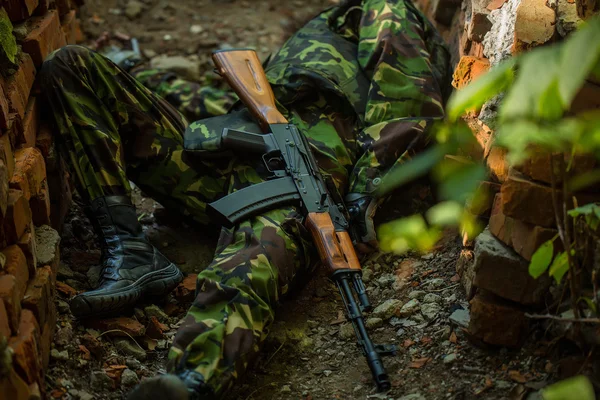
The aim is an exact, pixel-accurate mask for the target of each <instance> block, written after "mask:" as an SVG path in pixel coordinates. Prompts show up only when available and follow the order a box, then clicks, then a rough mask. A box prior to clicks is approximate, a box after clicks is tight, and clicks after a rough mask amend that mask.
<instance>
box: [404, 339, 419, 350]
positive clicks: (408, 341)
mask: <svg viewBox="0 0 600 400" xmlns="http://www.w3.org/2000/svg"><path fill="white" fill-rule="evenodd" d="M415 343H416V342H415V341H414V340H411V339H406V340H405V341H404V343H402V347H404V348H406V349H408V348H409V347H410V346H412V345H413V344H415Z"/></svg>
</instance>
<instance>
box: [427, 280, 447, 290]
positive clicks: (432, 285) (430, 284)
mask: <svg viewBox="0 0 600 400" xmlns="http://www.w3.org/2000/svg"><path fill="white" fill-rule="evenodd" d="M445 283H446V281H445V280H444V279H442V278H435V279H431V280H430V281H427V282H426V284H427V286H428V287H429V288H430V289H438V288H440V287H442V286H444V284H445Z"/></svg>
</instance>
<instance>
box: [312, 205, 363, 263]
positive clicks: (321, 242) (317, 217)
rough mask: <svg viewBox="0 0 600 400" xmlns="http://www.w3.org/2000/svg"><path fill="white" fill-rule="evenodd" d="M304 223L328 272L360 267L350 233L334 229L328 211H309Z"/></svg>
mask: <svg viewBox="0 0 600 400" xmlns="http://www.w3.org/2000/svg"><path fill="white" fill-rule="evenodd" d="M305 224H306V227H307V228H308V230H309V231H310V233H311V235H312V237H313V240H314V242H315V244H316V245H317V250H318V251H319V256H320V258H321V261H322V262H323V263H324V264H325V267H327V269H328V273H329V274H332V273H334V272H335V271H337V270H340V269H361V268H360V263H359V262H358V257H357V256H356V251H355V250H354V246H353V245H352V240H351V239H350V235H348V232H336V231H335V227H334V226H333V221H332V220H331V216H330V215H329V213H309V214H308V216H307V217H306V222H305Z"/></svg>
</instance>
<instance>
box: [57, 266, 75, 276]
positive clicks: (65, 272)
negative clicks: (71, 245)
mask: <svg viewBox="0 0 600 400" xmlns="http://www.w3.org/2000/svg"><path fill="white" fill-rule="evenodd" d="M74 277H75V272H73V270H72V269H71V268H69V266H68V265H66V264H65V263H63V262H61V263H60V264H58V279H60V280H65V279H72V278H74Z"/></svg>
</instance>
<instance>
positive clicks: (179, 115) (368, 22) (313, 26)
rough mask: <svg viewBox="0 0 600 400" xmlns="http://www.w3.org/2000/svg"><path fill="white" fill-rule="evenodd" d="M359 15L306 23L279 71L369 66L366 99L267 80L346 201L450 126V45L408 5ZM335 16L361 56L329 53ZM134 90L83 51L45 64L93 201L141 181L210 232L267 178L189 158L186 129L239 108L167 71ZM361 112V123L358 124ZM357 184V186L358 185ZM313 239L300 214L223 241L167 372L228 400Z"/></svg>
mask: <svg viewBox="0 0 600 400" xmlns="http://www.w3.org/2000/svg"><path fill="white" fill-rule="evenodd" d="M357 4H360V1H359V0H352V1H350V2H348V6H347V9H341V10H335V9H334V10H333V11H330V12H328V13H325V14H322V15H321V16H319V17H318V18H316V19H315V20H314V21H312V22H311V23H309V24H307V26H306V27H305V28H303V30H301V32H299V33H298V34H296V35H295V36H293V37H292V38H291V39H290V40H289V41H288V43H287V44H286V45H284V47H283V49H282V50H281V51H280V52H279V53H278V54H277V55H276V57H275V59H276V60H280V61H282V60H283V61H285V62H286V63H287V62H288V61H289V62H290V63H293V64H294V65H293V67H294V68H289V70H291V71H292V72H294V71H302V68H304V67H307V68H311V67H314V66H315V65H317V64H318V65H319V66H320V67H322V68H323V69H327V68H328V67H331V68H337V71H338V73H339V74H342V75H343V74H345V73H348V74H352V73H354V71H356V70H357V68H355V67H352V65H358V62H357V59H356V58H357V57H358V58H359V59H360V60H359V61H360V63H361V65H363V64H364V65H363V70H362V72H360V79H361V80H362V81H361V82H363V81H364V82H366V85H367V87H366V88H364V89H365V90H363V89H361V88H360V85H361V83H360V82H357V81H354V80H353V79H352V77H350V76H348V77H343V78H344V79H342V80H340V81H339V82H337V83H339V85H340V86H336V87H335V88H333V90H332V91H330V92H328V93H326V94H323V93H318V91H316V90H315V91H313V90H312V89H311V90H310V91H309V92H308V93H306V90H307V89H309V87H308V86H302V85H301V84H300V83H298V81H296V80H294V79H292V82H288V81H286V79H287V75H286V74H287V73H288V69H286V68H285V64H279V65H277V64H275V66H274V67H273V68H272V69H271V75H269V79H270V80H271V82H272V83H273V84H274V88H275V91H276V96H277V97H278V100H281V99H283V98H287V99H289V103H287V104H289V105H287V104H286V106H287V107H292V108H294V109H291V110H286V114H287V116H288V117H289V118H290V119H291V120H292V121H293V122H294V123H295V124H296V125H297V126H299V128H300V129H301V130H303V131H304V133H305V134H306V136H307V137H308V139H309V141H310V142H311V145H312V149H313V152H315V156H316V157H317V160H318V162H319V165H320V167H321V168H323V169H325V170H326V171H325V172H327V173H329V174H330V175H331V176H332V177H333V179H334V181H335V183H336V184H337V186H338V188H340V189H341V191H342V192H343V191H344V190H346V189H345V188H347V187H348V186H350V187H351V188H352V189H353V190H355V189H356V188H359V187H365V185H366V182H368V181H369V180H371V178H372V176H374V175H372V172H373V171H374V170H375V169H376V168H379V167H381V166H386V165H392V164H394V163H396V162H398V160H402V159H403V157H405V155H408V154H409V153H410V152H409V151H408V149H409V147H410V146H413V147H414V144H415V143H420V142H421V141H422V140H421V138H422V136H423V135H422V132H423V131H424V129H425V128H426V126H428V125H429V122H430V121H431V120H432V119H431V118H429V117H440V116H441V115H443V109H442V103H443V99H442V98H443V96H442V95H441V94H440V87H442V86H443V83H444V81H445V79H446V78H447V76H445V75H444V74H445V73H444V68H445V63H446V62H447V59H446V57H445V53H444V50H443V45H442V44H441V40H440V39H439V37H438V36H437V35H436V34H435V33H434V32H433V30H432V28H431V27H430V26H428V25H427V24H425V25H423V20H424V19H423V17H422V16H419V15H418V13H417V12H416V10H414V7H413V6H412V5H410V4H409V2H408V1H407V2H404V1H402V0H365V1H364V4H363V7H364V10H363V9H361V8H360V7H356V6H355V5H357ZM353 5H354V6H353ZM334 17H335V18H338V19H339V20H343V21H345V22H344V23H340V24H338V25H339V26H338V27H337V28H336V29H337V30H336V34H337V35H339V37H340V38H343V39H340V40H347V41H348V43H354V44H353V46H355V43H358V48H359V51H358V54H351V52H346V53H344V54H339V53H336V52H337V51H338V49H336V48H335V46H331V45H329V44H327V42H324V43H323V44H321V43H320V42H319V40H318V36H319V35H325V34H327V32H329V34H331V30H330V27H329V25H328V24H329V23H330V22H331V21H335V18H334ZM359 21H360V22H359ZM383 49H385V51H383ZM336 60H337V61H336ZM377 60H379V61H377ZM283 61H282V62H283ZM332 63H333V64H332ZM278 66H282V68H278ZM376 68H377V69H378V70H377V69H376ZM325 75H327V74H325ZM298 76H300V77H302V76H301V75H298ZM306 76H307V77H308V78H309V79H312V78H310V76H308V75H306ZM311 76H313V75H311ZM314 76H316V77H317V79H320V75H314ZM136 78H137V79H136ZM136 78H134V77H132V76H131V75H129V74H127V73H125V72H123V71H122V70H120V69H119V68H118V67H117V66H116V65H114V64H113V63H112V62H110V61H109V60H107V59H106V58H104V57H103V56H101V55H99V54H97V53H94V52H92V51H90V50H88V49H85V48H83V47H79V46H69V47H66V48H64V49H61V50H59V51H58V52H56V53H54V54H53V55H52V56H51V57H50V58H49V59H48V60H47V61H46V62H45V64H44V67H43V69H42V72H41V79H42V85H43V90H44V92H45V95H46V97H47V99H48V100H49V107H50V109H51V111H52V115H53V117H54V120H55V122H56V126H57V130H58V132H60V134H61V139H62V140H61V142H62V147H63V148H64V150H65V154H67V157H68V161H69V164H70V167H71V169H72V175H73V177H74V180H75V182H76V185H77V187H78V190H79V192H80V193H81V195H82V196H83V197H86V198H88V199H89V200H91V199H93V198H96V197H99V196H104V195H111V194H117V195H128V194H129V193H130V185H129V180H131V181H133V182H135V183H136V185H138V186H139V187H140V188H141V189H142V190H143V191H144V192H146V193H148V194H149V195H151V196H152V197H153V198H155V199H156V200H157V201H159V202H160V203H161V204H163V205H164V206H165V207H167V208H173V209H177V210H182V211H183V212H184V213H186V214H187V215H189V216H190V217H191V218H193V219H194V220H196V221H197V222H199V223H202V224H206V223H208V222H209V220H208V217H207V215H206V212H205V210H206V205H207V203H210V202H212V201H215V200H217V199H219V198H220V197H222V196H225V195H227V194H228V193H230V192H232V191H234V190H239V189H241V188H243V187H246V186H248V185H251V184H253V183H256V182H260V181H262V180H263V179H264V178H265V175H264V172H265V171H264V168H263V167H262V166H261V165H260V161H259V160H255V161H252V160H250V161H249V160H247V159H244V160H241V159H240V158H239V157H230V158H217V159H212V158H211V159H210V160H209V159H206V158H202V157H197V156H194V155H193V154H191V153H190V152H188V151H186V149H185V148H184V131H185V129H186V127H187V126H188V123H187V121H186V117H187V118H189V119H190V120H192V119H202V118H206V117H211V116H215V115H220V114H223V113H225V112H227V111H228V109H229V107H230V106H231V104H232V102H233V101H234V100H235V96H233V95H232V94H231V93H228V92H224V91H221V90H216V89H211V88H201V87H200V86H198V85H197V84H193V83H189V82H185V81H183V80H181V79H178V78H176V77H173V76H171V75H169V74H167V73H164V72H161V71H149V70H146V71H138V72H137V73H136ZM369 79H370V80H371V81H372V82H371V83H370V85H371V89H369V88H368V85H369ZM287 83H290V84H289V85H288V84H287ZM295 85H296V86H295ZM149 88H150V89H152V90H150V89H149ZM346 88H349V89H346ZM367 89H369V90H367ZM345 90H350V91H351V92H345V94H346V95H347V96H346V98H347V99H350V100H352V101H350V102H346V103H340V104H339V108H337V109H336V108H335V107H337V106H338V105H331V104H329V102H328V101H327V99H328V97H327V96H332V95H338V94H340V93H342V92H344V91H345ZM153 91H154V92H156V93H158V95H157V94H155V93H153ZM298 93H302V94H303V96H304V97H303V99H302V101H297V98H298ZM384 94H385V95H384ZM359 95H360V96H362V95H364V96H365V98H360V97H359ZM161 96H162V97H161ZM169 103H171V104H169ZM360 107H363V108H364V110H363V111H362V112H363V113H364V115H361V116H357V115H356V114H355V112H356V109H358V108H360ZM420 116H425V117H428V118H429V119H428V118H421V117H420ZM388 121H389V122H388ZM200 122H202V121H200ZM195 124H196V123H194V124H192V125H191V126H190V127H191V128H192V127H193V128H194V129H195V126H196V125H195ZM198 127H199V129H200V130H202V129H204V130H206V126H202V124H200V125H198ZM216 128H220V129H222V128H223V126H221V127H216ZM203 132H204V131H202V133H203ZM365 149H367V150H365ZM369 149H370V150H369ZM357 163H358V164H360V165H357ZM356 171H358V175H357V176H358V179H357V180H356V182H355V183H354V184H353V183H351V179H350V177H349V175H350V174H351V173H354V172H356ZM365 177H371V178H369V179H364V178H365ZM306 238H307V235H306V232H305V229H304V227H303V226H302V223H301V218H300V217H299V216H298V214H297V213H296V210H295V209H294V208H293V207H287V208H283V209H278V210H272V211H268V212H266V213H264V214H262V215H260V216H257V217H253V218H250V219H248V220H247V221H245V222H244V223H242V224H240V225H239V226H237V227H236V228H235V230H223V231H222V233H221V237H220V239H219V243H218V246H217V250H216V255H215V258H214V260H213V261H212V262H211V264H210V265H209V266H208V267H207V268H206V269H205V270H203V271H202V272H201V273H200V274H199V275H198V282H197V290H196V299H195V301H194V303H193V305H192V307H191V308H190V310H189V312H188V314H187V316H186V317H185V321H184V323H183V325H182V326H181V327H180V329H179V331H178V333H177V335H176V337H175V340H174V343H173V346H172V348H171V351H170V353H169V363H168V370H169V371H176V370H178V369H195V370H196V371H197V372H199V373H201V374H202V375H203V377H204V379H205V381H206V382H207V383H208V384H209V385H210V386H211V387H212V388H213V389H214V390H215V392H217V393H223V392H224V391H225V389H227V387H229V386H230V385H231V383H232V382H233V381H235V378H237V377H239V376H240V375H241V373H242V372H243V371H244V370H245V368H246V366H247V364H248V362H249V361H250V359H251V358H252V357H253V356H254V355H256V353H257V351H258V349H259V347H260V344H261V343H262V342H263V341H264V339H265V337H266V332H267V331H268V327H269V325H270V324H271V323H272V321H273V315H274V312H273V309H274V307H275V305H276V304H277V302H278V300H279V299H280V297H281V296H282V295H283V294H285V293H286V292H287V290H288V289H289V287H290V285H292V284H293V281H294V277H295V276H296V275H297V274H298V272H300V271H301V270H302V269H305V268H307V266H308V265H310V264H311V263H310V258H311V255H312V252H313V249H312V247H311V246H310V244H309V242H308V241H307V240H306Z"/></svg>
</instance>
